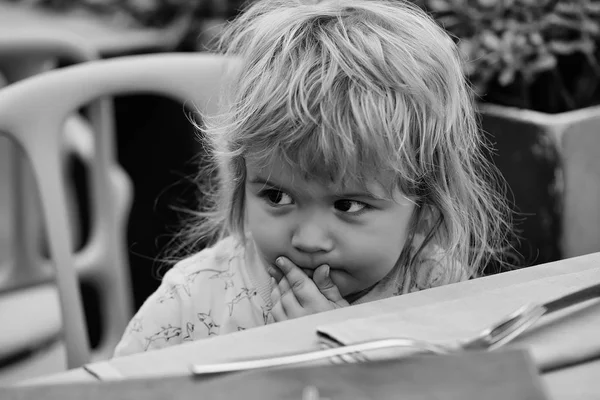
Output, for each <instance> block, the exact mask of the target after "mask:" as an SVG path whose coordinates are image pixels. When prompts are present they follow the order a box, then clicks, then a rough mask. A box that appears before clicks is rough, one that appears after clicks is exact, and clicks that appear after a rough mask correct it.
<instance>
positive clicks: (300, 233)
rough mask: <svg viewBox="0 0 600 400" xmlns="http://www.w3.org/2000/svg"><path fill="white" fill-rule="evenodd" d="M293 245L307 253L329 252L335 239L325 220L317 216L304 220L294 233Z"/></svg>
mask: <svg viewBox="0 0 600 400" xmlns="http://www.w3.org/2000/svg"><path fill="white" fill-rule="evenodd" d="M292 246H294V247H295V248H296V249H297V250H299V251H302V252H305V253H317V252H329V251H331V250H332V249H333V239H332V237H331V235H330V233H329V230H328V229H327V226H326V224H325V223H324V222H323V221H319V220H318V219H317V218H312V219H310V220H304V221H302V222H301V223H300V224H298V225H297V227H296V229H295V230H294V232H293V234H292Z"/></svg>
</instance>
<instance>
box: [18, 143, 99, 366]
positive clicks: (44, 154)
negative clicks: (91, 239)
mask: <svg viewBox="0 0 600 400" xmlns="http://www.w3.org/2000/svg"><path fill="white" fill-rule="evenodd" d="M45 135H48V136H52V135H51V132H44V135H39V137H43V136H45ZM52 142H53V141H52V140H41V141H40V142H39V143H36V145H37V146H32V147H31V148H32V154H29V156H30V161H31V165H32V167H33V174H34V176H35V178H36V182H37V184H38V187H39V189H40V198H41V200H42V212H43V219H44V221H45V224H46V228H47V232H48V242H49V246H50V255H51V258H52V260H53V262H54V266H55V269H56V281H57V285H58V289H59V293H60V302H61V311H62V315H63V323H64V326H65V332H64V335H65V342H66V344H67V364H68V367H69V368H76V367H80V366H82V365H83V364H85V363H87V362H89V360H90V349H89V341H88V337H87V329H86V323H85V317H84V312H83V307H82V304H83V303H82V297H81V292H80V289H79V283H78V279H77V272H76V270H75V265H74V262H73V254H72V245H71V234H70V230H69V222H68V212H67V207H66V204H67V200H66V196H65V192H64V188H65V184H64V180H63V176H62V170H61V160H60V152H59V151H58V149H57V148H53V146H57V145H58V144H57V143H58V140H54V143H52Z"/></svg>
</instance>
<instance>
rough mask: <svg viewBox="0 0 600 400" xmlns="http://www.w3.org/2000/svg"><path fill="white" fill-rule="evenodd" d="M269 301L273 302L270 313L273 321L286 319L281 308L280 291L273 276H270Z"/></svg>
mask: <svg viewBox="0 0 600 400" xmlns="http://www.w3.org/2000/svg"><path fill="white" fill-rule="evenodd" d="M271 303H272V304H273V307H271V315H272V316H273V319H274V320H275V322H280V321H285V320H287V319H288V318H287V315H286V314H285V310H284V309H283V304H281V292H280V291H279V286H278V285H277V282H276V281H275V278H271Z"/></svg>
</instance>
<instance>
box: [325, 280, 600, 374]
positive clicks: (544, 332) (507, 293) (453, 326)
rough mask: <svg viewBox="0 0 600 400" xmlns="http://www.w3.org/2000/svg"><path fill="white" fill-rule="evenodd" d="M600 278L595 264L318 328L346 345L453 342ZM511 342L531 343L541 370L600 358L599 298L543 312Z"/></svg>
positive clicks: (374, 354)
mask: <svg viewBox="0 0 600 400" xmlns="http://www.w3.org/2000/svg"><path fill="white" fill-rule="evenodd" d="M598 282H600V268H594V269H590V270H586V271H580V272H573V273H570V274H565V275H561V276H553V277H547V278H543V279H539V280H536V281H532V282H526V283H521V284H513V285H509V286H506V287H502V288H498V289H492V290H490V291H488V292H487V293H483V294H482V293H478V294H476V295H473V296H464V297H461V298H458V299H456V300H451V301H445V302H438V303H434V304H429V305H425V306H420V307H415V308H409V309H402V310H398V311H397V312H392V313H387V314H381V315H378V316H373V317H369V318H360V319H352V320H347V321H344V322H338V323H334V324H327V325H322V326H319V327H318V328H317V332H318V333H319V335H324V336H325V337H327V338H328V340H335V341H337V342H339V343H340V344H341V345H348V344H352V343H356V342H362V341H367V340H374V339H383V338H390V337H407V338H416V339H421V340H427V341H431V342H435V343H448V342H452V341H456V340H460V339H467V338H471V337H474V336H475V335H477V334H478V333H479V332H480V331H481V330H482V329H484V328H486V327H488V326H489V325H491V324H492V323H494V322H496V321H499V320H500V319H502V318H503V317H505V316H506V315H508V314H510V313H511V312H513V311H515V310H516V309H518V308H520V307H521V306H523V305H525V304H528V303H544V302H546V301H549V300H553V299H555V298H557V297H559V296H562V295H564V294H567V293H570V292H572V291H575V290H579V289H582V288H584V287H586V286H589V285H592V284H594V283H598ZM507 346H513V347H514V346H518V347H525V348H527V349H528V350H529V351H530V353H531V354H532V357H533V359H534V362H535V363H536V365H537V366H538V368H539V369H540V370H541V371H549V370H552V369H557V368H561V367H563V366H567V365H572V364H575V363H578V362H583V361H585V360H589V359H593V358H598V357H600V299H594V300H590V301H587V302H585V303H582V304H579V305H577V306H573V307H570V308H567V309H564V310H561V311H558V312H555V313H553V314H550V315H548V316H544V317H542V318H541V319H540V320H539V321H538V323H537V324H536V325H535V326H534V327H532V328H530V330H529V331H528V332H526V333H525V334H523V335H522V336H521V337H519V338H517V339H516V340H515V341H514V342H512V343H510V344H509V345H507ZM413 353H414V351H410V350H407V349H394V350H389V349H387V350H377V351H370V352H368V353H367V354H363V356H365V357H367V358H368V359H373V360H375V359H377V360H378V359H387V358H394V357H400V356H404V355H407V354H413Z"/></svg>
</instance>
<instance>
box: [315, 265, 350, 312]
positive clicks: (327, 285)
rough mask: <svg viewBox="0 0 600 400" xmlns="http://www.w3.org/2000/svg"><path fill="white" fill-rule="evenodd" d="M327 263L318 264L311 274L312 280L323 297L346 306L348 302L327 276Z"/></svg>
mask: <svg viewBox="0 0 600 400" xmlns="http://www.w3.org/2000/svg"><path fill="white" fill-rule="evenodd" d="M329 271H330V268H329V265H321V266H319V267H318V268H317V269H316V270H315V273H314V275H313V281H314V282H315V285H317V288H318V289H319V291H320V292H321V293H322V294H323V296H325V298H326V299H327V300H329V301H331V302H333V303H336V304H337V305H339V306H347V305H348V302H347V301H346V300H345V299H344V298H343V297H342V295H341V294H340V290H339V289H338V287H337V286H336V285H335V283H333V281H332V280H331V277H330V276H329Z"/></svg>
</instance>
